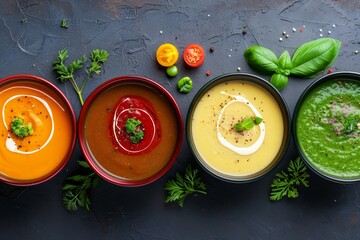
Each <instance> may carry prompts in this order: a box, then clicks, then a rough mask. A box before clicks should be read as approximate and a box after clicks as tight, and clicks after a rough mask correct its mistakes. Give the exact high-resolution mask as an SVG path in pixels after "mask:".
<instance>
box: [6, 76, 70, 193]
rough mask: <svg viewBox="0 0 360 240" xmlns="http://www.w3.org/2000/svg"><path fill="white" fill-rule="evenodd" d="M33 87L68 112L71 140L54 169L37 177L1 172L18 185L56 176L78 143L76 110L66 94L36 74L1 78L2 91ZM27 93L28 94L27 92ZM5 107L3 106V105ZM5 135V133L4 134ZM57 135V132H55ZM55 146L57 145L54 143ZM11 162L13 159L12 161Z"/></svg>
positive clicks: (35, 182) (37, 182)
mask: <svg viewBox="0 0 360 240" xmlns="http://www.w3.org/2000/svg"><path fill="white" fill-rule="evenodd" d="M14 86H16V87H19V88H24V87H26V86H27V87H29V86H30V87H31V88H33V89H35V90H36V91H39V92H41V94H44V95H42V96H45V95H49V96H50V98H49V99H51V100H52V101H54V103H55V104H57V105H58V106H60V109H61V111H62V112H63V113H66V115H68V119H69V121H70V122H69V126H70V127H69V128H71V133H69V134H70V135H71V136H70V138H69V139H70V141H69V143H68V146H67V151H66V152H65V153H64V154H63V156H60V161H59V163H58V164H56V166H55V167H54V168H52V169H50V170H49V171H48V172H44V173H43V174H42V175H39V176H37V177H35V178H31V179H30V178H29V179H20V178H15V177H10V176H9V175H5V174H0V180H1V181H3V182H5V183H8V184H11V185H16V186H31V185H36V184H40V183H43V182H45V181H47V180H49V179H51V178H52V177H54V176H55V175H56V174H57V173H58V172H59V171H60V170H61V169H62V168H63V167H64V166H65V165H66V163H67V162H68V161H69V159H70V157H71V154H72V152H73V150H74V147H75V143H76V117H75V113H74V110H73V108H72V106H71V104H70V102H69V101H68V100H67V98H66V96H65V95H64V94H63V93H62V92H61V91H60V90H59V89H58V88H57V87H56V86H55V85H54V84H52V83H51V82H49V81H47V80H45V79H43V78H40V77H37V76H34V75H28V74H23V75H13V76H9V77H6V78H3V79H1V80H0V92H2V91H5V90H6V89H7V88H11V87H14ZM25 95H26V94H25ZM1 108H3V106H2V107H1ZM4 135H5V134H4ZM54 135H55V133H54ZM54 135H53V136H54ZM52 141H54V140H49V143H48V144H49V145H53V144H54V143H51V142H52ZM46 146H47V145H46ZM54 146H55V145H54ZM45 149H46V147H44V148H43V150H40V151H47V150H45ZM49 158H51V155H50V154H49ZM10 162H11V161H10Z"/></svg>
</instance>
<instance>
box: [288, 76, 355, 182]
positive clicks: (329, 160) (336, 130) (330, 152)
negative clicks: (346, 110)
mask: <svg viewBox="0 0 360 240" xmlns="http://www.w3.org/2000/svg"><path fill="white" fill-rule="evenodd" d="M330 84H331V85H332V87H330V86H329V85H330ZM346 84H355V85H357V86H360V74H359V73H355V72H336V73H332V74H328V75H325V76H323V77H320V78H319V79H318V80H316V81H314V82H313V83H312V84H310V85H309V86H308V87H307V88H306V89H305V91H304V92H303V93H302V95H301V96H300V98H299V100H298V102H297V104H296V106H295V110H294V114H293V121H292V133H293V136H294V142H295V145H296V147H297V150H298V152H299V155H300V156H301V158H302V159H303V160H304V161H305V163H306V164H307V165H308V166H309V168H310V169H311V170H313V171H314V172H315V173H316V174H318V175H320V176H321V177H323V178H325V179H328V180H331V181H334V182H338V183H352V182H358V181H360V159H359V157H354V156H351V154H353V153H356V152H358V153H359V152H360V147H359V146H360V145H359V142H360V140H359V135H357V140H356V139H355V140H354V139H352V140H354V143H353V146H351V147H350V148H351V149H350V150H346V149H347V148H348V146H347V147H346V148H345V147H344V146H345V145H343V143H345V142H347V141H348V140H346V139H348V138H349V137H350V138H356V136H354V134H353V133H352V134H350V135H347V134H345V132H343V131H344V130H341V126H342V124H340V121H341V120H340V119H341V117H339V118H338V117H337V115H336V114H340V113H341V111H342V110H340V109H341V106H345V105H341V104H346V102H347V101H349V100H350V99H352V98H355V97H357V96H359V90H355V92H353V93H350V91H351V90H350V88H348V87H346ZM320 89H323V90H322V92H326V93H325V94H326V97H321V98H320V94H319V93H318V91H319V90H320ZM324 89H325V90H324ZM331 89H337V90H336V91H341V92H342V93H343V94H349V98H348V99H343V98H341V99H340V98H338V97H337V98H334V94H333V93H332V91H333V90H331ZM358 89H360V88H358ZM315 93H317V95H316V96H317V98H316V99H315V98H314V97H311V94H315ZM354 93H355V94H354ZM356 93H357V94H356ZM310 97H311V98H310ZM332 99H333V100H334V101H333V100H332ZM310 100H311V101H310ZM304 101H305V103H304ZM306 102H308V103H307V104H306ZM310 103H311V104H310ZM359 103H360V101H359ZM359 103H357V107H356V108H357V109H358V110H357V113H359V112H360V105H359ZM323 104H325V105H323ZM311 106H312V107H311ZM321 106H323V107H322V108H321V111H316V110H315V107H321ZM305 107H309V108H308V109H307V113H306V114H307V116H310V115H312V117H313V120H312V121H311V123H310V122H309V121H305V120H301V119H302V116H304V114H305V113H303V112H302V111H303V110H304V109H306V108H305ZM338 107H340V108H338ZM311 109H313V110H315V111H314V112H310V111H311ZM331 109H332V110H331ZM330 112H331V117H328V116H330V115H329V113H330ZM335 113H336V114H335ZM334 114H335V115H334ZM299 115H301V116H300V117H301V118H300V120H299ZM338 120H340V121H338ZM302 121H304V122H305V123H307V122H309V124H310V125H311V126H310V125H309V127H306V128H305V127H303V126H300V125H301V123H302ZM317 129H320V130H319V131H317ZM308 130H309V131H308ZM325 133H326V134H325ZM324 134H325V135H324ZM314 139H315V141H314ZM356 141H357V144H356ZM310 143H311V144H310ZM336 151H337V152H336ZM354 162H357V163H358V167H356V166H350V165H348V164H349V163H350V164H352V163H354ZM336 166H338V167H339V169H336V168H337V167H336ZM340 168H342V169H340Z"/></svg>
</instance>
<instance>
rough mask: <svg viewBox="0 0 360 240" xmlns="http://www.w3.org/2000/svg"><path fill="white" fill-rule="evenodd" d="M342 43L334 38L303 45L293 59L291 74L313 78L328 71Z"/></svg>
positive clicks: (321, 39)
mask: <svg viewBox="0 0 360 240" xmlns="http://www.w3.org/2000/svg"><path fill="white" fill-rule="evenodd" d="M340 47H341V42H340V41H339V40H336V39H333V38H320V39H317V40H314V41H310V42H308V43H304V44H303V45H301V46H300V47H299V48H298V49H297V50H296V51H295V53H294V55H293V57H292V68H291V70H290V73H291V74H293V75H295V76H298V77H303V78H312V77H314V76H316V75H318V74H319V73H321V72H323V71H324V70H325V69H327V68H328V67H329V66H330V65H331V64H332V63H333V62H334V61H335V59H336V57H337V55H338V54H339V50H340Z"/></svg>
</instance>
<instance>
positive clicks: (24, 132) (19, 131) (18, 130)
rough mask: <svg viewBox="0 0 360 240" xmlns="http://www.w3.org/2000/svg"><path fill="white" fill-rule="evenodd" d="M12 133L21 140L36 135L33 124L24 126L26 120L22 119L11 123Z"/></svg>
mask: <svg viewBox="0 0 360 240" xmlns="http://www.w3.org/2000/svg"><path fill="white" fill-rule="evenodd" d="M10 127H11V131H12V133H14V134H15V136H17V137H18V138H19V139H23V138H25V137H27V136H29V135H33V134H34V129H33V127H32V124H31V123H30V122H29V123H27V124H24V120H23V119H22V118H17V117H16V118H14V119H13V121H12V122H11V125H10Z"/></svg>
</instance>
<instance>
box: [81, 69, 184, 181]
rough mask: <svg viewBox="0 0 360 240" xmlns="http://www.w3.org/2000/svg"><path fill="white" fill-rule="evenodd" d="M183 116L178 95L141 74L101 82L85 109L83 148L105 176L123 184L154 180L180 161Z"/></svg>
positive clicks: (91, 161) (93, 164)
mask: <svg viewBox="0 0 360 240" xmlns="http://www.w3.org/2000/svg"><path fill="white" fill-rule="evenodd" d="M183 128H184V126H183V120H182V115H181V111H180V109H179V106H178V104H177V103H176V101H175V99H174V98H173V97H172V96H171V94H170V93H169V92H168V91H167V90H166V89H165V88H164V87H162V86H161V85H160V84H158V83H156V82H155V81H153V80H150V79H147V78H144V77H138V76H122V77H116V78H113V79H111V80H108V81H106V82H105V83H103V84H101V85H100V86H98V87H97V88H96V89H95V90H94V91H93V92H92V93H91V94H90V96H89V97H88V98H87V100H86V101H85V104H84V106H83V108H82V110H81V112H80V116H79V121H78V135H79V141H80V147H81V150H82V152H83V153H84V156H85V158H86V159H87V161H88V163H89V164H90V166H91V167H92V168H93V169H94V171H95V172H96V173H97V174H98V175H99V176H101V177H102V178H103V179H105V180H107V181H109V182H110V183H113V184H115V185H119V186H126V187H136V186H142V185H146V184H149V183H151V182H153V181H155V180H157V179H159V178H160V177H161V176H162V175H164V174H165V173H166V172H167V171H168V170H169V169H170V167H171V166H172V164H173V163H174V162H175V161H176V159H177V156H178V154H179V152H180V148H181V144H182V139H183V135H184V133H183Z"/></svg>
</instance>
